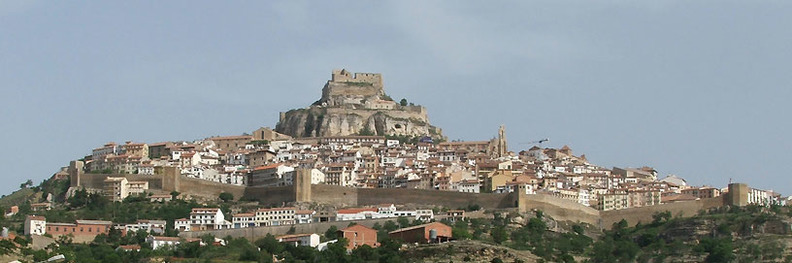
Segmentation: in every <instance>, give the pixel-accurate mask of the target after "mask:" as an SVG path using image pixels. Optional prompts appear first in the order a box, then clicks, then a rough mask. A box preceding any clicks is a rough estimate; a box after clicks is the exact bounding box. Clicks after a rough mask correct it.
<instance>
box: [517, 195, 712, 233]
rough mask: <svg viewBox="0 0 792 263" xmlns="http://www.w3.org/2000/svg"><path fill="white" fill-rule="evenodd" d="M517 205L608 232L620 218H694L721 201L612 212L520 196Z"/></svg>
mask: <svg viewBox="0 0 792 263" xmlns="http://www.w3.org/2000/svg"><path fill="white" fill-rule="evenodd" d="M518 203H519V210H520V212H522V213H525V212H528V211H531V210H534V209H536V210H542V212H544V213H545V214H546V215H548V216H550V217H552V218H554V219H556V220H562V221H572V222H583V223H589V224H592V225H594V226H597V227H600V228H603V229H610V228H611V227H612V226H613V223H616V222H619V221H621V220H622V219H624V220H627V223H628V224H629V225H635V224H636V223H638V222H642V223H648V222H651V221H652V215H654V214H655V213H658V212H665V211H670V212H671V214H672V215H673V216H680V217H691V216H695V215H697V214H698V212H699V210H702V209H709V208H713V207H720V206H723V198H722V197H716V198H709V199H702V200H697V201H690V202H679V203H670V204H661V205H655V206H646V207H638V208H629V209H624V210H612V211H599V210H595V209H593V208H591V207H587V206H584V205H581V204H579V203H577V202H574V201H570V200H564V199H560V198H557V197H554V196H550V195H520V197H519V202H518Z"/></svg>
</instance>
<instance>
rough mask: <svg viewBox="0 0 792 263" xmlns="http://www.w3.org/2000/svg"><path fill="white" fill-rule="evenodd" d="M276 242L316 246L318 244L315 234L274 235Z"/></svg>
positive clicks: (317, 237) (317, 236)
mask: <svg viewBox="0 0 792 263" xmlns="http://www.w3.org/2000/svg"><path fill="white" fill-rule="evenodd" d="M276 239H277V240H278V242H281V243H287V244H290V245H293V246H304V247H316V246H318V245H319V235H317V234H297V235H285V236H279V237H276Z"/></svg>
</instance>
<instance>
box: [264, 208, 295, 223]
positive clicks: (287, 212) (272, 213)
mask: <svg viewBox="0 0 792 263" xmlns="http://www.w3.org/2000/svg"><path fill="white" fill-rule="evenodd" d="M295 211H296V208H294V207H280V208H259V209H258V210H256V225H257V226H282V225H294V224H295Z"/></svg>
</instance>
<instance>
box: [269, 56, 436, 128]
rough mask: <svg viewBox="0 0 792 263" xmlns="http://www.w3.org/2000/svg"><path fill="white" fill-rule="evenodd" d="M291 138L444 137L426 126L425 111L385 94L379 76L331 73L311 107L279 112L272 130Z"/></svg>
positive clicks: (345, 72)
mask: <svg viewBox="0 0 792 263" xmlns="http://www.w3.org/2000/svg"><path fill="white" fill-rule="evenodd" d="M275 130H276V131H277V132H279V133H283V134H287V135H290V136H293V137H327V136H347V135H397V136H404V137H423V136H428V137H431V138H434V139H441V138H443V135H442V132H441V130H440V129H439V128H437V127H434V126H432V125H431V124H430V123H429V117H428V116H427V113H426V108H424V107H422V106H416V105H401V104H398V103H396V102H394V101H392V100H391V99H390V98H389V97H388V96H387V95H386V94H385V91H384V88H383V86H382V77H381V75H380V74H375V73H355V75H354V76H352V74H350V73H349V72H347V71H346V70H340V71H339V70H335V71H333V75H332V79H331V80H329V81H328V82H327V84H325V86H324V88H323V89H322V97H321V98H320V99H319V100H318V101H316V102H315V103H314V104H313V105H311V106H309V107H308V108H304V109H296V110H291V111H288V112H284V113H281V116H280V121H279V122H278V125H277V126H276V127H275Z"/></svg>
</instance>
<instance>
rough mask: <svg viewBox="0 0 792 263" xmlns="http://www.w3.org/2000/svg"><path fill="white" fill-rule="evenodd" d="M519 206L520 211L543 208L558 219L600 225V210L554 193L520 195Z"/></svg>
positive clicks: (545, 212) (525, 211)
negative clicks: (559, 196)
mask: <svg viewBox="0 0 792 263" xmlns="http://www.w3.org/2000/svg"><path fill="white" fill-rule="evenodd" d="M518 206H519V211H520V213H527V212H529V211H532V210H541V211H542V212H543V213H544V214H546V215H548V216H550V217H552V218H554V219H556V220H561V221H572V222H578V223H588V224H591V225H594V226H597V227H599V226H600V211H599V210H596V209H594V208H591V207H588V206H584V205H582V204H579V203H578V202H574V201H570V200H565V199H561V198H558V197H555V196H552V195H542V194H535V195H520V198H519V204H518Z"/></svg>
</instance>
